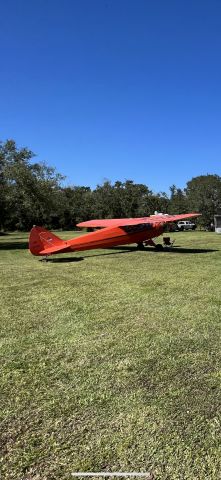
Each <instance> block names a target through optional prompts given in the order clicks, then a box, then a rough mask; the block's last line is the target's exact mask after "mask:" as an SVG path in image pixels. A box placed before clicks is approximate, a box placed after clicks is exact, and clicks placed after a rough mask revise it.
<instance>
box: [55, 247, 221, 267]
mask: <svg viewBox="0 0 221 480" xmlns="http://www.w3.org/2000/svg"><path fill="white" fill-rule="evenodd" d="M106 250H108V252H107V251H106ZM139 251H140V250H138V249H137V248H136V247H133V246H132V247H125V246H122V247H112V248H108V249H105V253H103V252H102V253H95V254H92V255H90V254H89V255H85V256H84V257H59V258H48V259H47V262H51V263H68V262H80V261H81V260H85V259H87V258H92V257H102V256H106V255H121V254H123V253H133V252H134V253H135V252H139ZM142 252H146V253H148V252H149V253H153V252H154V253H182V254H183V253H196V254H197V253H210V252H218V250H215V249H209V248H208V249H205V248H180V247H176V248H175V247H173V248H172V249H169V248H165V249H164V250H156V249H155V248H154V247H148V248H146V249H145V250H142Z"/></svg>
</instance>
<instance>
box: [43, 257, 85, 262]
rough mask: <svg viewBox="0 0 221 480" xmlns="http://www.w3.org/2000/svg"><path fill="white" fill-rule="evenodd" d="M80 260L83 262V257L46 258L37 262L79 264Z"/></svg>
mask: <svg viewBox="0 0 221 480" xmlns="http://www.w3.org/2000/svg"><path fill="white" fill-rule="evenodd" d="M82 260H84V257H60V258H47V260H44V259H43V258H41V260H39V261H40V262H43V263H48V262H51V263H75V262H81V261H82Z"/></svg>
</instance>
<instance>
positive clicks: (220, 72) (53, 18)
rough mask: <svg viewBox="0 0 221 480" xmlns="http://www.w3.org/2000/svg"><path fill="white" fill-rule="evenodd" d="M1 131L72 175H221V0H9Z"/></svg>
mask: <svg viewBox="0 0 221 480" xmlns="http://www.w3.org/2000/svg"><path fill="white" fill-rule="evenodd" d="M0 50H1V75H0V138H1V139H2V140H5V139H6V138H14V139H15V140H16V142H17V143H18V145H19V146H28V147H30V148H31V149H32V150H33V151H34V152H35V153H36V154H37V155H38V156H37V160H38V161H40V160H45V161H46V162H47V163H49V164H50V165H53V166H55V167H56V168H57V170H58V171H59V172H61V173H64V174H66V175H67V183H68V184H76V185H90V186H92V187H94V186H95V185H96V184H97V183H100V182H102V181H103V180H104V179H105V178H108V179H110V180H112V181H115V180H117V179H118V180H122V181H123V180H124V179H132V180H134V181H135V182H140V183H146V184H147V185H148V186H149V187H150V188H152V189H153V190H154V191H168V188H169V186H170V185H171V184H173V183H175V184H177V185H178V186H181V187H183V186H184V185H185V183H186V181H187V180H189V179H191V178H192V177H193V176H196V175H201V174H206V173H217V174H219V175H221V1H219V0H217V1H216V0H207V1H204V0H199V1H197V0H184V1H182V0H175V1H170V0H168V1H166V0H157V1H153V0H151V1H150V0H133V1H131V0H59V1H58V0H19V1H18V0H3V1H2V2H1V29H0Z"/></svg>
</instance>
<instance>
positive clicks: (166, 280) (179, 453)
mask: <svg viewBox="0 0 221 480" xmlns="http://www.w3.org/2000/svg"><path fill="white" fill-rule="evenodd" d="M61 236H62V237H63V238H71V237H73V234H72V233H71V232H66V233H62V234H61ZM172 236H173V237H175V238H176V242H175V245H177V246H176V247H175V248H174V249H173V251H172V252H170V251H165V252H157V251H155V250H154V249H151V248H149V250H147V251H144V252H143V251H141V252H138V251H136V250H135V249H134V248H131V249H130V250H129V249H127V247H122V248H120V247H119V248H118V249H116V248H115V249H113V250H105V251H104V250H97V251H90V252H81V253H80V252H79V253H77V254H76V255H74V254H72V255H70V254H66V255H62V256H60V257H59V256H58V255H57V256H54V257H53V258H54V260H51V261H49V262H48V263H44V262H43V263H42V262H40V261H39V259H38V258H37V257H33V256H31V255H30V253H29V252H28V250H27V235H26V234H21V233H14V234H11V235H6V236H2V237H0V275H1V299H0V304H1V367H0V368H1V411H0V419H1V440H0V445H1V462H0V468H1V471H2V477H1V478H2V479H4V480H9V479H10V480H11V479H13V480H14V479H15V480H45V479H47V480H54V479H56V480H57V479H71V478H73V477H71V472H74V471H101V470H104V471H107V470H110V471H147V472H150V474H151V475H150V476H149V478H152V479H159V480H162V479H163V480H165V479H169V480H175V479H176V480H180V479H182V480H184V479H188V480H204V479H209V480H217V479H221V449H220V445H221V435H220V406H221V394H220V379H221V369H220V364H221V363H220V361H221V352H220V350H221V341H220V323H221V236H219V235H216V234H214V233H207V232H184V233H175V234H173V235H172Z"/></svg>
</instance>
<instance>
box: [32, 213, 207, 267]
mask: <svg viewBox="0 0 221 480" xmlns="http://www.w3.org/2000/svg"><path fill="white" fill-rule="evenodd" d="M199 215H200V214H199V213H185V214H182V215H167V214H157V215H151V216H150V217H142V218H118V219H108V220H89V221H87V222H81V223H78V225H77V226H78V227H92V228H99V230H96V231H94V232H91V233H87V234H85V235H82V236H79V237H77V238H72V239H71V240H61V238H59V237H57V236H56V235H54V234H53V233H51V232H49V231H48V230H46V229H45V228H42V227H36V226H34V227H33V228H32V229H31V232H30V236H29V250H30V252H31V253H32V254H33V255H41V256H44V257H45V258H47V256H48V255H52V254H53V253H67V252H77V251H82V250H92V249H97V248H110V247H114V246H117V245H128V244H131V243H136V244H137V248H138V249H143V248H144V246H145V245H151V246H154V247H155V248H156V249H157V250H162V249H163V245H161V244H156V243H155V242H154V239H155V238H156V237H159V235H161V234H162V233H163V232H164V230H165V225H166V224H167V223H170V222H176V221H178V220H182V219H185V218H190V217H198V216H199ZM167 241H168V237H167ZM164 243H165V244H166V242H164ZM167 244H169V245H171V243H170V240H169V242H168V243H167Z"/></svg>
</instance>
